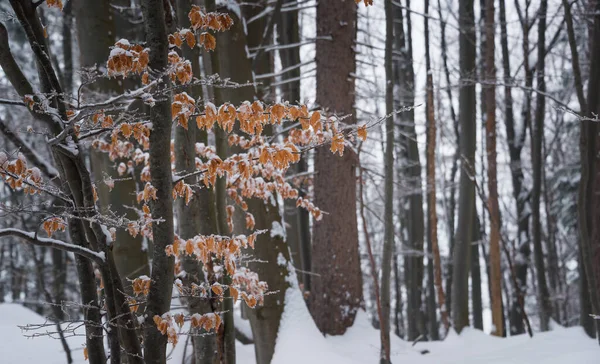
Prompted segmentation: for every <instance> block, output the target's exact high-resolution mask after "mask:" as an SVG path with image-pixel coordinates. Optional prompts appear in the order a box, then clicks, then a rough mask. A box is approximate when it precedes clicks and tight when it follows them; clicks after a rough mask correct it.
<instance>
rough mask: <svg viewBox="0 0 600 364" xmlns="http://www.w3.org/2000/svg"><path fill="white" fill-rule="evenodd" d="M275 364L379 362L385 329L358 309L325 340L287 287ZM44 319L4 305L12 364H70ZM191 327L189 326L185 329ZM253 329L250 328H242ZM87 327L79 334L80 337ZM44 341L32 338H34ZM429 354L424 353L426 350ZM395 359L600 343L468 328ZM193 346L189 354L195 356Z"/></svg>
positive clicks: (523, 361) (554, 356)
mask: <svg viewBox="0 0 600 364" xmlns="http://www.w3.org/2000/svg"><path fill="white" fill-rule="evenodd" d="M286 302H287V304H286V308H285V311H284V316H283V318H282V324H281V329H280V334H279V338H278V342H277V347H276V349H275V356H274V358H273V364H307V363H308V364H318V363H327V364H355V363H356V364H358V363H377V362H378V359H377V358H378V355H379V331H377V330H375V329H374V328H373V327H372V326H371V324H370V323H369V320H368V318H367V315H366V314H365V313H364V312H359V314H358V315H357V317H356V320H355V324H354V326H353V327H352V328H350V329H349V330H348V331H347V332H346V334H345V335H343V336H331V337H323V336H322V335H321V334H320V333H319V331H318V330H317V328H316V326H315V325H314V323H313V321H312V318H311V316H310V314H309V313H308V310H307V309H306V306H305V305H304V302H303V300H302V297H301V295H300V292H299V291H297V290H294V289H289V290H288V292H287V296H286ZM44 322H46V320H45V319H44V318H43V317H41V316H39V315H38V314H36V313H35V312H33V311H31V310H29V309H27V308H25V307H23V306H21V305H17V304H0V353H1V358H2V359H1V360H0V361H1V362H2V363H6V364H13V363H15V364H16V363H19V364H25V363H47V364H59V363H60V364H63V363H66V357H65V353H64V351H63V349H62V346H61V343H60V341H59V340H58V339H57V338H53V337H48V336H46V335H43V334H44V333H46V332H47V331H49V332H52V331H55V330H54V327H53V326H52V325H50V326H48V327H45V328H43V329H41V330H37V331H28V330H23V329H21V328H20V326H21V327H22V326H24V325H28V324H29V325H31V324H42V323H44ZM184 329H185V327H184ZM240 329H241V330H242V331H247V329H248V327H244V326H242V327H240ZM82 331H83V330H82V329H79V330H78V333H82ZM34 333H35V334H36V335H39V334H42V336H39V337H34V338H29V337H27V336H31V335H33V334H34ZM84 342H85V339H84V337H83V336H72V337H69V338H68V343H69V346H70V348H71V351H72V355H73V360H74V363H76V364H83V363H85V361H84V359H83V345H84ZM185 343H186V336H182V337H181V338H180V341H179V344H178V345H177V347H176V348H175V349H173V348H172V347H171V345H169V348H168V352H169V353H170V360H169V362H170V363H177V364H179V363H181V362H182V358H183V356H184V348H185ZM424 351H427V353H426V354H423V353H422V352H424ZM391 352H392V362H393V363H410V364H434V363H435V364H443V363H461V364H513V363H514V364H517V363H518V364H534V363H535V364H537V363H544V364H564V363H578V364H587V363H590V364H592V363H599V362H600V347H599V346H598V343H597V341H595V340H592V339H589V338H588V337H587V336H585V334H584V332H583V330H582V329H581V328H580V327H573V328H562V327H555V329H554V330H553V331H551V332H547V333H535V334H534V337H533V338H529V337H528V336H527V335H519V336H513V337H510V338H507V339H501V338H495V337H492V336H489V335H487V334H484V333H483V332H481V331H478V330H474V329H465V330H464V331H463V333H462V334H461V335H460V336H459V335H456V334H455V333H454V332H451V333H450V334H449V336H448V337H447V338H446V339H445V340H444V341H440V342H420V343H417V344H416V345H414V346H413V345H412V343H408V342H406V341H403V340H401V339H399V338H397V337H396V336H395V335H392V348H391ZM189 353H190V349H189V348H188V350H187V355H189ZM237 357H238V360H237V362H238V363H241V364H255V361H254V349H253V347H252V345H242V344H239V343H238V345H237Z"/></svg>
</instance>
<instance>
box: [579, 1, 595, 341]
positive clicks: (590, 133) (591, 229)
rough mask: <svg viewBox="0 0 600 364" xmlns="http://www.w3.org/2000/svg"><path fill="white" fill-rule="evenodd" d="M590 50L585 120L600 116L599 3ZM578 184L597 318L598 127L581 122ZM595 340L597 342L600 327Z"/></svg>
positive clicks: (586, 263) (586, 265)
mask: <svg viewBox="0 0 600 364" xmlns="http://www.w3.org/2000/svg"><path fill="white" fill-rule="evenodd" d="M593 5H595V7H594V9H593V10H592V11H593V14H594V22H593V28H592V29H593V31H592V37H591V44H592V45H591V48H590V65H591V67H590V76H589V82H588V94H587V105H588V110H586V116H589V117H592V118H594V117H595V116H594V115H597V114H598V113H599V112H600V1H595V4H593ZM580 138H581V141H580V143H581V144H580V151H581V184H580V188H579V208H578V209H579V229H580V234H581V248H582V253H581V256H582V258H583V261H584V264H583V266H584V269H585V273H586V278H587V285H588V289H589V296H590V302H591V306H592V313H593V314H596V315H598V314H600V223H599V222H600V180H599V178H600V173H598V172H599V171H600V136H599V131H598V124H597V123H596V122H593V121H590V120H585V119H582V120H581V132H580ZM595 321H596V337H597V338H598V339H599V340H600V323H599V320H595Z"/></svg>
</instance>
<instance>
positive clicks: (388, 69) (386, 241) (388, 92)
mask: <svg viewBox="0 0 600 364" xmlns="http://www.w3.org/2000/svg"><path fill="white" fill-rule="evenodd" d="M385 30H386V34H385V79H386V82H385V85H386V87H385V114H386V115H387V117H386V119H385V134H386V136H385V157H384V158H385V163H384V165H385V167H384V175H385V190H384V191H385V192H384V193H385V194H384V199H385V202H384V237H383V254H382V255H381V328H380V332H381V354H380V360H379V362H380V363H381V364H386V363H390V310H391V290H390V285H391V279H392V251H393V248H394V117H393V116H392V115H391V114H392V113H393V111H394V85H393V83H392V82H393V76H394V75H393V65H392V52H393V49H392V47H393V45H394V43H393V37H394V14H393V7H392V0H385ZM373 279H377V276H375V277H373Z"/></svg>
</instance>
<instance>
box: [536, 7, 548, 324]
mask: <svg viewBox="0 0 600 364" xmlns="http://www.w3.org/2000/svg"><path fill="white" fill-rule="evenodd" d="M547 6H548V2H547V0H542V2H541V5H540V11H539V13H538V15H539V20H538V21H539V24H538V65H539V69H538V72H537V89H538V90H539V91H541V92H545V91H546V83H545V80H544V76H545V52H546V51H545V49H546V46H545V43H546V36H545V33H546V11H547ZM545 106H546V98H545V96H541V95H538V96H537V98H536V109H535V119H534V124H533V125H532V128H531V140H532V143H531V144H532V148H531V149H532V150H531V155H532V158H531V159H532V160H531V162H532V167H533V188H532V194H531V202H532V206H531V207H532V209H531V210H532V219H533V220H532V224H533V226H532V233H533V234H532V235H533V251H534V261H535V270H536V281H537V289H538V295H537V296H538V305H539V314H540V329H541V330H542V331H547V330H548V329H549V326H548V325H549V320H550V317H551V316H552V304H551V302H550V292H549V291H548V285H547V283H546V265H545V262H544V251H543V247H542V225H541V220H540V197H541V189H542V168H544V167H543V164H544V161H543V159H542V143H543V142H542V140H543V138H544V113H545Z"/></svg>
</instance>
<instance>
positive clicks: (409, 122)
mask: <svg viewBox="0 0 600 364" xmlns="http://www.w3.org/2000/svg"><path fill="white" fill-rule="evenodd" d="M406 7H407V8H408V9H410V1H406ZM405 23H406V31H405V30H404V25H405ZM394 24H395V27H394V38H395V40H396V42H395V51H396V52H397V54H398V57H397V61H396V62H395V65H394V68H395V69H394V88H395V89H396V95H395V104H396V108H400V107H404V106H412V105H414V103H415V81H414V79H415V74H414V69H413V57H412V26H411V22H410V10H408V11H407V13H406V22H405V19H404V15H403V13H402V8H401V7H399V6H397V5H395V9H394ZM397 120H398V122H399V124H400V125H401V126H400V141H401V145H402V147H403V150H404V152H403V153H402V159H403V165H402V169H401V171H402V172H403V173H402V174H401V175H399V176H398V179H399V180H405V181H406V183H407V184H408V186H409V187H408V191H409V192H408V193H409V195H408V196H403V197H401V198H402V199H406V205H408V210H407V211H405V212H404V216H405V224H404V226H405V229H406V237H407V241H406V244H405V245H406V246H407V247H408V248H409V249H410V250H411V251H410V252H409V253H408V254H407V255H406V256H405V259H404V273H405V283H406V293H407V294H406V295H407V305H406V312H407V315H406V320H407V337H406V338H407V339H408V340H414V339H416V338H417V337H418V336H419V335H424V334H425V331H426V330H425V321H424V320H425V317H424V314H423V312H422V307H421V306H422V305H421V303H422V293H423V292H422V291H423V269H424V268H423V240H424V234H425V227H424V213H423V191H422V185H421V162H420V160H419V147H418V144H417V138H416V131H415V114H414V111H413V110H410V111H406V112H402V113H400V114H399V115H398V116H397ZM402 205H405V203H404V202H403V203H402ZM403 209H406V208H405V207H403Z"/></svg>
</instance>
